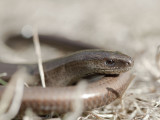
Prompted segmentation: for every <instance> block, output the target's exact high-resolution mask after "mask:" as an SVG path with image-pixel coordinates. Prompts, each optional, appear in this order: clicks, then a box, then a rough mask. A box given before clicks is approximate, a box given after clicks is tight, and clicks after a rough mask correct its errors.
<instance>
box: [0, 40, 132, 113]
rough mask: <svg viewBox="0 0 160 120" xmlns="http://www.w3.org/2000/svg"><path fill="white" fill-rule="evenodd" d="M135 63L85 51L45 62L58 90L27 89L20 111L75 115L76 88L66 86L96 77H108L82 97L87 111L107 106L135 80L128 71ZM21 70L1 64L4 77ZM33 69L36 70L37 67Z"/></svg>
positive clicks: (48, 77) (116, 55)
mask: <svg viewBox="0 0 160 120" xmlns="http://www.w3.org/2000/svg"><path fill="white" fill-rule="evenodd" d="M40 38H41V37H40ZM81 46H82V45H81ZM86 48H87V47H86ZM86 48H85V49H86ZM90 48H93V47H90ZM133 63H134V62H133V60H132V58H131V57H129V56H127V55H125V54H122V53H120V52H113V51H105V50H101V49H96V50H95V49H91V50H82V51H78V52H75V53H73V54H70V55H67V56H64V57H61V58H58V59H54V60H50V61H48V62H45V63H44V64H43V66H44V71H45V72H44V73H45V77H46V80H47V86H50V85H51V84H52V85H53V84H54V85H55V86H56V87H47V88H42V87H38V86H35V87H30V88H25V89H24V94H23V98H22V104H21V107H20V111H24V110H25V109H26V108H32V110H33V111H35V112H36V113H37V114H42V113H43V114H44V113H45V114H48V113H51V112H55V113H66V112H69V111H72V110H73V106H72V103H73V101H74V99H75V98H74V94H75V90H76V86H68V87H64V86H66V85H71V84H72V83H75V82H76V81H78V80H79V79H80V78H82V77H85V76H88V75H95V74H102V75H105V77H103V78H100V79H99V80H97V81H96V82H92V83H89V84H88V85H87V88H86V90H85V92H84V93H83V94H82V95H81V96H79V99H81V100H82V101H83V110H84V111H86V110H91V109H94V108H97V107H101V106H104V105H107V104H109V103H110V102H112V101H114V100H115V99H117V98H120V97H121V96H122V94H123V93H124V91H125V90H126V88H127V87H128V85H129V83H130V82H131V79H130V73H128V72H126V71H128V70H130V69H131V68H132V66H133ZM17 66H18V65H15V64H10V65H8V64H4V63H0V67H1V68H3V69H0V73H1V72H7V71H8V70H10V71H9V72H8V73H9V75H11V74H12V73H13V71H15V69H16V68H17ZM30 66H32V68H33V66H35V65H30ZM32 70H33V71H32V74H33V75H34V76H36V78H38V76H39V75H38V72H37V68H34V69H32ZM124 72H126V73H124ZM115 74H116V76H115ZM60 86H61V87H60ZM62 86H63V87H62ZM4 90H5V87H2V86H1V87H0V97H1V95H2V94H3V91H4Z"/></svg>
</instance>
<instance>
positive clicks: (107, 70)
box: [95, 67, 132, 74]
mask: <svg viewBox="0 0 160 120" xmlns="http://www.w3.org/2000/svg"><path fill="white" fill-rule="evenodd" d="M131 68H132V67H127V68H124V69H97V70H95V72H96V73H102V74H120V73H122V72H127V71H129V70H130V69H131Z"/></svg>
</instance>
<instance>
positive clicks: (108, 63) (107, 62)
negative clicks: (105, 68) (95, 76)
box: [106, 60, 115, 65]
mask: <svg viewBox="0 0 160 120" xmlns="http://www.w3.org/2000/svg"><path fill="white" fill-rule="evenodd" d="M114 64H115V61H114V60H106V65H114Z"/></svg>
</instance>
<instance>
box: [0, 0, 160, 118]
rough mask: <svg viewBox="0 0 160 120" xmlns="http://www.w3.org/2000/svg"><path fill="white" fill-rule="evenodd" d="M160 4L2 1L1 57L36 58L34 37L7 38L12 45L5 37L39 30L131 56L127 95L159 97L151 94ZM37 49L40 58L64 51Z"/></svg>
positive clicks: (147, 0)
mask: <svg viewBox="0 0 160 120" xmlns="http://www.w3.org/2000/svg"><path fill="white" fill-rule="evenodd" d="M159 6H160V1H159V0H152V1H151V0H121V1H119V0H76V1H75V0H67V1H66V0H34V1H33V0H32V1H31V0H30V1H28V0H12V1H11V0H1V1H0V60H1V61H5V62H10V63H25V62H35V61H36V57H35V52H34V48H33V44H32V41H31V42H29V43H28V42H27V43H25V42H24V43H25V44H22V43H23V42H20V41H18V42H15V41H14V42H13V41H10V42H9V43H10V45H6V42H5V41H6V40H7V39H8V38H9V37H10V36H12V35H16V34H23V35H24V36H28V35H30V34H31V31H32V30H33V29H34V28H37V30H38V33H39V34H44V35H53V36H61V37H64V38H67V39H71V40H74V41H81V42H83V43H87V44H91V45H94V46H97V47H100V48H103V49H106V50H116V51H121V52H123V53H126V54H128V55H130V56H131V57H133V58H134V59H135V67H134V72H135V74H136V80H135V81H134V82H133V85H132V87H131V89H130V90H129V91H128V93H134V94H138V96H139V97H142V94H143V95H144V93H146V94H147V95H148V94H150V93H152V95H153V94H154V95H153V96H154V97H156V98H157V99H155V98H154V97H153V96H152V97H153V99H154V100H155V101H156V100H157V101H159V97H158V96H159V95H157V94H156V95H155V93H159V82H160V81H159V76H160V72H159V69H158V68H157V63H156V62H155V56H156V51H157V47H158V45H159V44H160V7H159ZM11 46H12V47H11ZM17 46H19V47H17ZM41 49H42V58H43V60H44V61H45V60H48V59H51V58H56V57H59V56H62V55H64V54H66V53H64V52H63V51H60V50H58V49H56V48H54V47H52V46H49V45H46V44H43V43H42V44H41ZM147 97H148V96H147ZM144 99H145V98H144ZM132 102H133V101H132ZM144 113H145V112H144ZM143 115H144V114H143Z"/></svg>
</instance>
